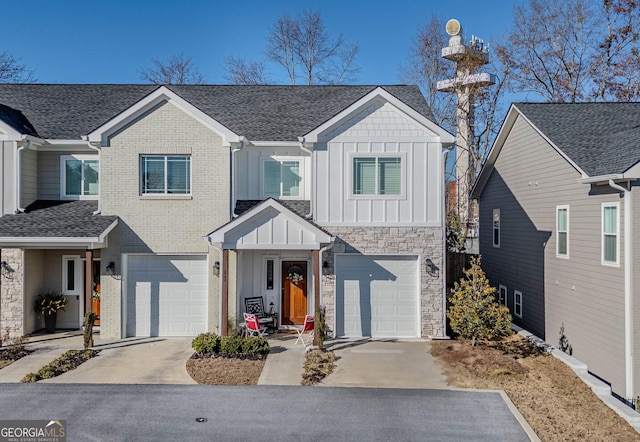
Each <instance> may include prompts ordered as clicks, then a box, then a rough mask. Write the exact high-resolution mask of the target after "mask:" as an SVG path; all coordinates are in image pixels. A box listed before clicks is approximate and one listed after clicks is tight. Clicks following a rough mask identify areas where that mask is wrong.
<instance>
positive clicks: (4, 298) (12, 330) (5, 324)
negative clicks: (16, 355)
mask: <svg viewBox="0 0 640 442" xmlns="http://www.w3.org/2000/svg"><path fill="white" fill-rule="evenodd" d="M0 260H2V261H6V262H7V264H8V265H9V267H10V268H11V269H13V272H4V271H3V272H2V276H0V278H1V281H0V284H1V286H0V333H2V335H3V336H4V334H5V333H6V332H7V331H8V332H9V338H17V337H20V336H22V335H23V334H24V333H23V324H22V316H23V302H22V283H23V279H24V278H23V277H22V274H23V268H24V266H23V256H22V250H21V249H2V253H0Z"/></svg>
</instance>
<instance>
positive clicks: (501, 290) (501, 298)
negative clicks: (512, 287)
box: [498, 284, 507, 306]
mask: <svg viewBox="0 0 640 442" xmlns="http://www.w3.org/2000/svg"><path fill="white" fill-rule="evenodd" d="M498 302H499V303H500V305H504V306H506V305H507V288H506V287H505V286H503V285H502V284H500V285H499V286H498Z"/></svg>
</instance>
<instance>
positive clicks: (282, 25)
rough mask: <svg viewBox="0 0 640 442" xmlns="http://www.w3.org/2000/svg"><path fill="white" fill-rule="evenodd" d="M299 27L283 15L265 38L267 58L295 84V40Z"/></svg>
mask: <svg viewBox="0 0 640 442" xmlns="http://www.w3.org/2000/svg"><path fill="white" fill-rule="evenodd" d="M298 32H299V27H298V24H297V22H296V21H295V20H293V19H292V18H291V17H289V15H287V14H285V15H283V16H282V17H280V18H278V20H276V22H275V23H274V24H273V25H272V26H271V30H270V33H269V36H268V37H267V58H268V59H269V60H271V61H274V62H276V63H278V64H279V65H281V66H282V67H283V68H284V69H285V70H286V71H287V75H288V76H289V81H290V82H291V84H296V48H295V44H296V40H297V39H298Z"/></svg>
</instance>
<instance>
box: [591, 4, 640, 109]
mask: <svg viewBox="0 0 640 442" xmlns="http://www.w3.org/2000/svg"><path fill="white" fill-rule="evenodd" d="M602 16H604V18H605V20H604V24H605V26H606V29H604V34H603V35H602V36H601V37H600V39H599V43H600V44H599V46H598V48H596V53H597V59H598V65H599V66H600V68H599V69H597V70H595V71H594V83H595V84H596V87H597V90H595V91H594V93H593V95H594V97H595V98H597V99H598V100H600V101H606V100H608V99H616V100H622V101H630V100H634V99H638V98H639V97H640V82H639V80H640V55H639V53H638V46H637V43H638V32H639V31H640V8H639V7H638V3H637V1H636V0H603V1H602ZM601 23H602V22H601Z"/></svg>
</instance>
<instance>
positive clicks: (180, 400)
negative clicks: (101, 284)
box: [0, 384, 535, 442]
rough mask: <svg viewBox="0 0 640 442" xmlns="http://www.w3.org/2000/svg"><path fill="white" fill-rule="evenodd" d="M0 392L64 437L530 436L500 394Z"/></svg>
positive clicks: (181, 388) (6, 407) (19, 415)
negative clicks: (54, 423) (56, 423)
mask: <svg viewBox="0 0 640 442" xmlns="http://www.w3.org/2000/svg"><path fill="white" fill-rule="evenodd" d="M0 391H1V394H0V417H1V419H3V420H5V419H21V420H31V419H37V420H49V419H60V420H62V419H64V420H66V433H67V440H69V441H105V442H106V441H131V440H137V441H147V440H149V441H151V440H153V441H168V440H186V441H271V440H280V441H296V442H300V441H308V440H337V441H361V440H367V441H385V442H388V441H462V440H473V441H491V442H494V441H510V442H515V441H528V440H531V439H530V438H529V436H528V435H527V433H526V432H525V431H524V429H523V427H522V425H521V423H520V422H519V421H518V419H517V418H516V415H514V414H513V413H512V410H511V409H510V407H509V406H508V405H507V402H505V400H504V397H503V396H502V394H501V393H499V392H481V391H468V390H436V389H434V390H429V389H427V390H425V389H408V388H403V389H394V388H382V389H377V388H334V387H299V386H296V387H293V386H253V387H221V386H208V385H94V384H3V385H0ZM198 418H204V419H205V421H204V422H198V421H197V419H198ZM532 438H533V439H534V440H535V435H532Z"/></svg>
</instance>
